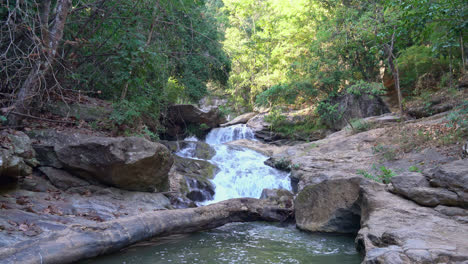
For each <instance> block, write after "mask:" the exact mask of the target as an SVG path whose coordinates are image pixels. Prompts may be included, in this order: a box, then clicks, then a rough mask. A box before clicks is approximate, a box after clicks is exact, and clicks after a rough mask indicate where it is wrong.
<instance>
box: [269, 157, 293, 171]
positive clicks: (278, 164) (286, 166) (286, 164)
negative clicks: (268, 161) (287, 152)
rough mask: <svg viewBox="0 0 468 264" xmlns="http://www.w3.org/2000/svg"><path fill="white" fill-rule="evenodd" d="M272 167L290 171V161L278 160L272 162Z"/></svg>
mask: <svg viewBox="0 0 468 264" xmlns="http://www.w3.org/2000/svg"><path fill="white" fill-rule="evenodd" d="M273 166H274V167H275V168H276V169H278V170H284V171H290V170H291V161H290V160H289V159H286V158H280V159H279V160H274V162H273Z"/></svg>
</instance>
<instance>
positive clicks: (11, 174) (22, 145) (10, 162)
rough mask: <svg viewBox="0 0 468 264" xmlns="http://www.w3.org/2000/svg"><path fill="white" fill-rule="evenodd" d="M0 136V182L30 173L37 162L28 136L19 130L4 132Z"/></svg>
mask: <svg viewBox="0 0 468 264" xmlns="http://www.w3.org/2000/svg"><path fill="white" fill-rule="evenodd" d="M0 137H1V143H0V144H1V148H0V183H2V182H10V181H14V180H16V178H17V177H18V176H26V175H29V174H31V173H32V168H33V167H35V166H36V165H37V164H38V162H37V161H36V159H35V152H34V150H33V148H32V146H31V140H30V138H29V137H28V136H27V135H26V134H24V133H23V132H20V131H13V132H12V133H4V134H2V135H0Z"/></svg>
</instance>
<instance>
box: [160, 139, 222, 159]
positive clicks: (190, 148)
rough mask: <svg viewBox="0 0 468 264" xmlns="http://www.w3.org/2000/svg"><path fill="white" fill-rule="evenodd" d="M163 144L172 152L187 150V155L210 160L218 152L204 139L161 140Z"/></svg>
mask: <svg viewBox="0 0 468 264" xmlns="http://www.w3.org/2000/svg"><path fill="white" fill-rule="evenodd" d="M160 143H161V144H163V145H164V146H166V147H167V148H168V149H169V150H170V151H171V152H172V153H175V152H178V151H180V150H185V153H184V154H185V155H183V156H187V157H192V158H197V159H203V160H210V159H211V158H213V156H214V155H215V154H216V151H215V150H214V148H213V147H211V146H210V145H208V144H207V143H205V142H202V141H168V140H161V141H160Z"/></svg>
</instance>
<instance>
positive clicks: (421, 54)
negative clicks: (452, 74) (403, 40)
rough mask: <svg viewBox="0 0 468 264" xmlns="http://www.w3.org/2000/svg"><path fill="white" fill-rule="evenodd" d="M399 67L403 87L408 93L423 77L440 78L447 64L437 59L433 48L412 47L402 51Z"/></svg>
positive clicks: (399, 57) (423, 46)
mask: <svg viewBox="0 0 468 264" xmlns="http://www.w3.org/2000/svg"><path fill="white" fill-rule="evenodd" d="M398 66H399V70H400V80H401V87H402V89H403V90H405V91H406V92H411V91H413V87H415V85H416V83H417V82H418V80H419V79H420V78H421V77H422V76H423V75H425V74H426V76H428V77H429V76H433V77H439V75H440V73H441V72H443V71H444V69H445V68H446V65H445V62H443V61H442V60H440V59H438V58H435V54H434V52H433V50H432V48H431V47H429V46H425V45H421V46H411V47H409V48H407V49H405V50H403V51H401V53H400V55H399V56H398ZM421 88H427V87H421ZM421 91H422V90H421ZM421 91H417V93H419V92H421Z"/></svg>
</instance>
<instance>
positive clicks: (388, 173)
mask: <svg viewBox="0 0 468 264" xmlns="http://www.w3.org/2000/svg"><path fill="white" fill-rule="evenodd" d="M374 167H375V166H374ZM357 174H359V175H362V176H364V177H365V178H367V179H370V180H373V181H376V182H380V183H384V184H389V183H390V181H391V180H392V177H394V176H396V173H395V172H393V171H392V170H390V169H389V168H387V167H385V166H381V167H380V169H379V173H378V174H376V175H374V174H372V173H370V172H367V171H365V170H362V169H361V170H358V171H357Z"/></svg>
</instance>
